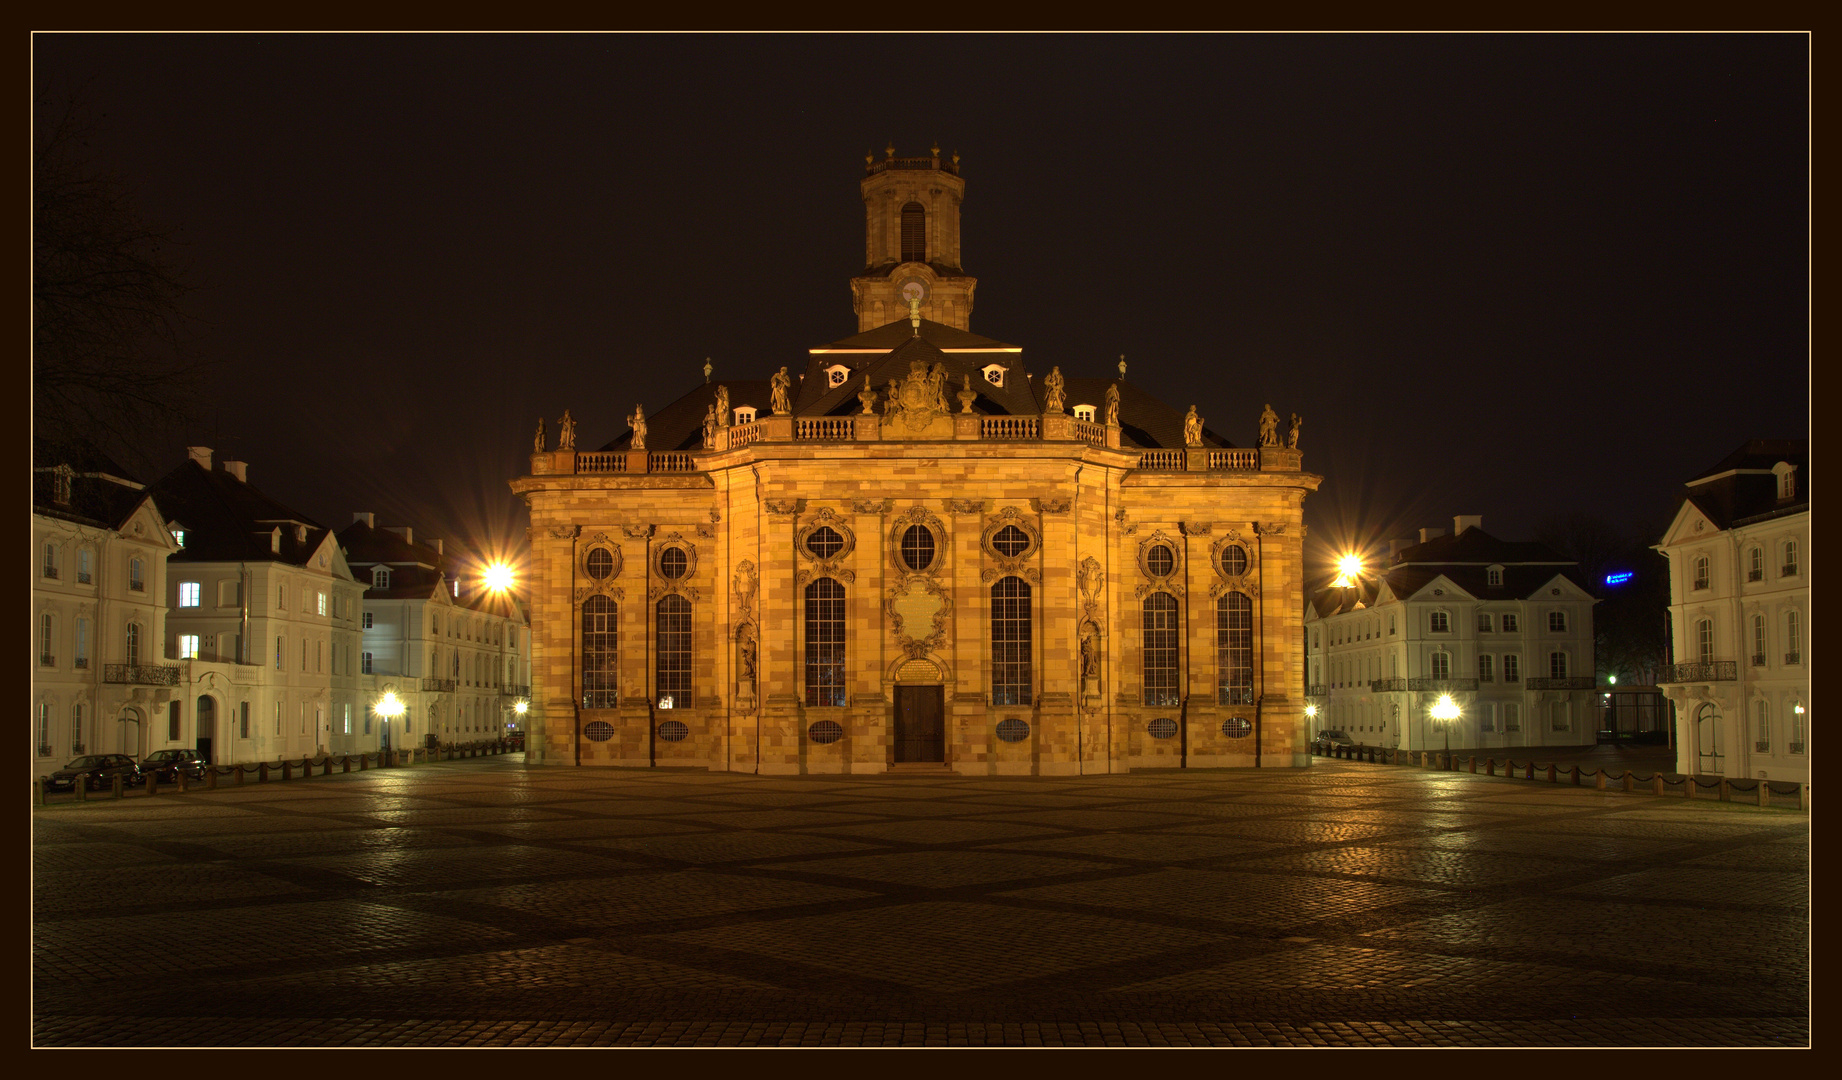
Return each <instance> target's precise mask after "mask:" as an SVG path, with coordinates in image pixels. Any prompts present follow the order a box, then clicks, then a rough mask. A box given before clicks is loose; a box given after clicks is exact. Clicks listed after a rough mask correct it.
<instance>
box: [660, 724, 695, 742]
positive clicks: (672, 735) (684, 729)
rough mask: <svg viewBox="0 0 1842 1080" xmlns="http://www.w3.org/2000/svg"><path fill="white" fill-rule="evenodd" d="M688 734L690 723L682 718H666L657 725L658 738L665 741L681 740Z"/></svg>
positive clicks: (689, 732)
mask: <svg viewBox="0 0 1842 1080" xmlns="http://www.w3.org/2000/svg"><path fill="white" fill-rule="evenodd" d="M690 734H691V728H690V725H688V724H686V723H685V722H684V721H682V720H667V721H666V722H665V723H663V724H660V725H659V738H660V739H663V740H664V741H666V742H683V741H684V740H685V739H686V738H688V737H689V736H690Z"/></svg>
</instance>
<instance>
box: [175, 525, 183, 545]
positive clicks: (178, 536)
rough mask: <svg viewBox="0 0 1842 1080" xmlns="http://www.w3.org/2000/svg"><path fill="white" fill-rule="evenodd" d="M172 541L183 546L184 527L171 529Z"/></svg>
mask: <svg viewBox="0 0 1842 1080" xmlns="http://www.w3.org/2000/svg"><path fill="white" fill-rule="evenodd" d="M173 543H175V544H178V545H179V546H180V547H185V530H184V529H174V530H173Z"/></svg>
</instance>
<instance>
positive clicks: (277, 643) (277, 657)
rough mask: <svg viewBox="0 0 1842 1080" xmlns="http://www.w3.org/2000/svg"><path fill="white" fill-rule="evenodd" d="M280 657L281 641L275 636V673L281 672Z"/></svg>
mask: <svg viewBox="0 0 1842 1080" xmlns="http://www.w3.org/2000/svg"><path fill="white" fill-rule="evenodd" d="M281 656H282V640H281V638H280V637H279V636H277V637H276V638H275V670H276V671H280V670H281ZM275 733H276V734H277V735H279V734H281V731H280V729H279V728H278V729H276V732H275Z"/></svg>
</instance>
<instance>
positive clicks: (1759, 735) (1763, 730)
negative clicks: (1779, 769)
mask: <svg viewBox="0 0 1842 1080" xmlns="http://www.w3.org/2000/svg"><path fill="white" fill-rule="evenodd" d="M1752 737H1753V740H1754V741H1753V749H1754V750H1756V751H1758V752H1759V753H1761V754H1766V753H1770V752H1771V749H1772V714H1771V712H1770V711H1769V706H1767V705H1766V702H1765V699H1764V698H1754V699H1753V702H1752Z"/></svg>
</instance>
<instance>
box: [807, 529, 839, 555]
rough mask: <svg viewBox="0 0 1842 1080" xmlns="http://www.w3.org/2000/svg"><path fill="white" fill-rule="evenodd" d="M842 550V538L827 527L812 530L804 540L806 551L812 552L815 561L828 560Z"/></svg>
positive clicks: (836, 531)
mask: <svg viewBox="0 0 1842 1080" xmlns="http://www.w3.org/2000/svg"><path fill="white" fill-rule="evenodd" d="M843 549H844V537H842V536H839V535H838V530H836V529H834V528H832V527H831V526H829V525H826V526H822V527H820V528H817V529H814V530H812V535H811V536H808V537H807V538H806V550H807V551H810V552H812V557H813V558H815V559H829V558H831V557H832V556H833V555H836V554H837V553H838V552H840V551H842V550H843Z"/></svg>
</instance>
